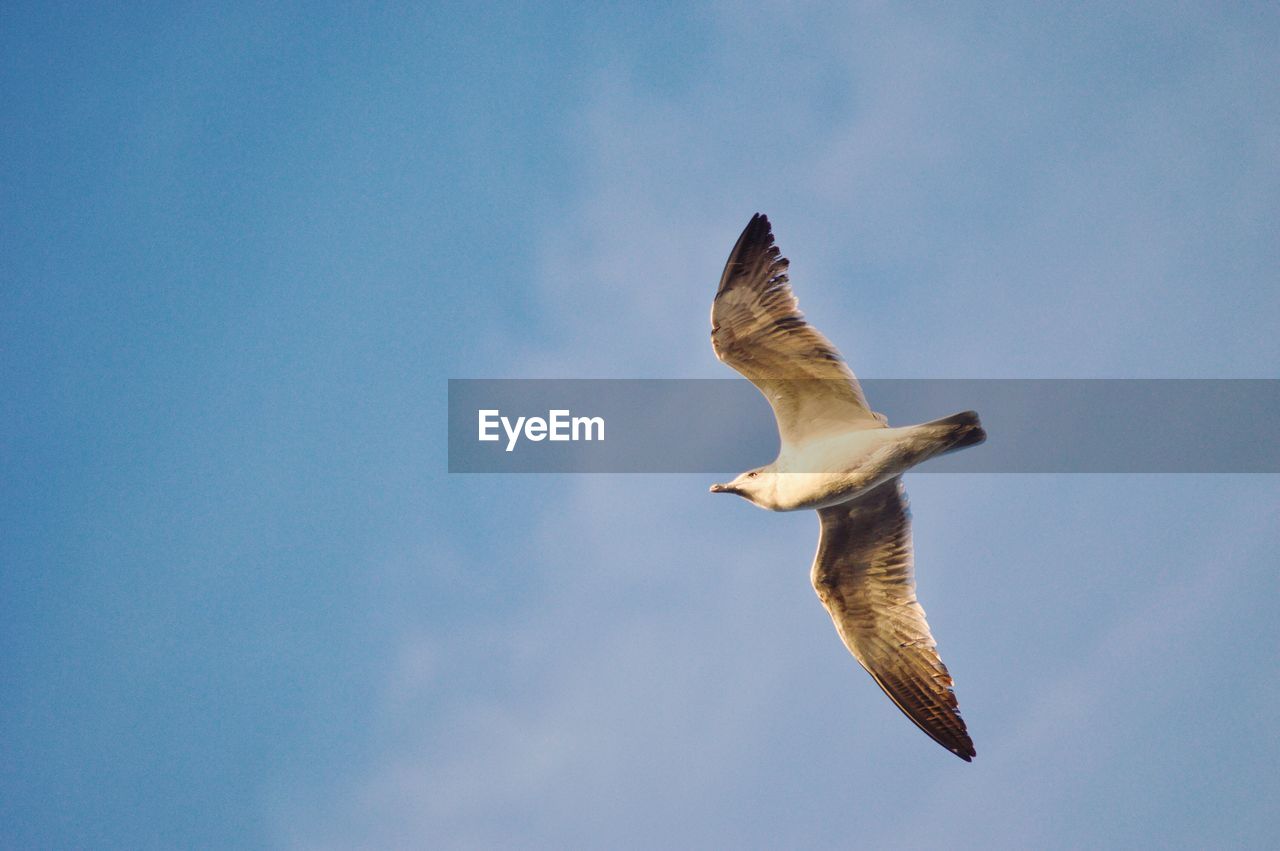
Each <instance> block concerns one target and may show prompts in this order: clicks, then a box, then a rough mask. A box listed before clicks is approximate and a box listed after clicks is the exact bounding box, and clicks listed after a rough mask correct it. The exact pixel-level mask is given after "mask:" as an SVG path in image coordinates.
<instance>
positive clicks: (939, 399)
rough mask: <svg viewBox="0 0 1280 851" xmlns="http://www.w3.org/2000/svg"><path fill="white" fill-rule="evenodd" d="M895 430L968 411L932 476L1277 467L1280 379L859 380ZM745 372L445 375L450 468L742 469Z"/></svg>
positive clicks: (764, 421) (765, 422) (760, 412)
mask: <svg viewBox="0 0 1280 851" xmlns="http://www.w3.org/2000/svg"><path fill="white" fill-rule="evenodd" d="M862 387H863V390H864V391H865V393H866V396H867V398H868V399H869V400H870V402H871V406H872V408H873V409H875V410H876V411H880V412H882V413H884V414H885V415H887V416H888V418H889V423H890V424H891V425H894V426H901V425H911V424H914V423H920V422H925V421H928V420H934V419H938V418H941V417H945V416H948V415H949V414H954V413H956V412H959V411H965V410H974V411H977V412H978V413H979V415H981V417H982V424H983V426H984V427H985V428H986V430H987V434H988V439H987V442H986V443H984V444H982V445H981V446H975V447H971V448H969V449H965V450H963V451H960V452H956V453H954V454H951V455H947V456H945V457H941V458H935V459H933V460H931V461H928V462H926V463H925V464H923V465H922V466H921V467H920V468H919V470H920V472H934V473H1277V472H1280V380H1274V379H867V380H864V381H863V382H862ZM777 450H778V435H777V431H776V427H775V425H774V419H773V413H772V411H771V410H770V408H769V404H768V402H766V401H765V399H764V397H763V396H762V395H761V394H760V393H759V391H757V390H756V389H755V387H753V386H752V385H751V384H750V383H749V382H747V381H745V380H742V379H450V380H449V472H451V473H711V474H725V473H736V472H739V471H741V470H745V469H749V468H751V467H755V466H759V465H761V464H765V463H768V462H769V461H771V460H773V458H774V456H775V455H776V454H777Z"/></svg>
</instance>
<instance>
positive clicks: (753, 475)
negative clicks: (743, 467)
mask: <svg viewBox="0 0 1280 851" xmlns="http://www.w3.org/2000/svg"><path fill="white" fill-rule="evenodd" d="M758 475H760V474H759V472H758V471H756V470H752V471H751V472H750V473H747V478H748V479H754V478H755V477H756V476H758Z"/></svg>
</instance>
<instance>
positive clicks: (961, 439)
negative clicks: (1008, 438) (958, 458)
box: [919, 411, 987, 455]
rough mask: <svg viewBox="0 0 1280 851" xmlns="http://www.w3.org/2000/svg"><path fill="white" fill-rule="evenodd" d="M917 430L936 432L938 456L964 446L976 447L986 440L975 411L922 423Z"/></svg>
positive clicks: (984, 431) (985, 433)
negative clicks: (932, 430) (933, 430)
mask: <svg viewBox="0 0 1280 851" xmlns="http://www.w3.org/2000/svg"><path fill="white" fill-rule="evenodd" d="M919 428H928V429H936V430H937V434H938V443H939V444H940V445H941V449H940V450H939V451H938V453H937V454H938V455H945V454H946V453H948V452H955V451H956V450H957V449H964V448H965V447H966V446H977V445H978V444H979V443H981V442H982V441H984V440H986V439H987V432H986V430H985V429H983V427H982V421H981V420H979V419H978V413H977V412H976V411H961V412H960V413H958V414H952V415H951V416H949V417H943V418H942V419H940V420H932V421H930V422H927V423H922V424H921V425H920V426H919Z"/></svg>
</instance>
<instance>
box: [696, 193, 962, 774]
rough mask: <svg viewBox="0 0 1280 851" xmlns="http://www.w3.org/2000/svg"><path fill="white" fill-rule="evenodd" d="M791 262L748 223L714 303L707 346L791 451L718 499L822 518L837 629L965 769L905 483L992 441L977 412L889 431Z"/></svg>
mask: <svg viewBox="0 0 1280 851" xmlns="http://www.w3.org/2000/svg"><path fill="white" fill-rule="evenodd" d="M787 265H788V264H787V260H786V258H784V257H781V256H779V251H778V247H777V246H776V245H774V243H773V232H772V231H771V229H770V227H769V220H768V219H767V218H766V217H765V216H763V215H761V214H759V213H757V214H756V215H754V216H752V218H751V222H750V223H749V224H748V225H747V227H746V229H745V230H743V231H742V236H740V237H738V242H737V244H736V245H734V246H733V251H732V252H730V254H729V260H728V262H727V263H725V267H724V274H723V275H721V277H720V288H719V289H718V290H717V291H716V297H715V301H714V302H713V303H712V305H711V347H712V348H713V349H714V350H715V353H716V357H718V358H719V359H720V360H722V361H724V362H725V363H727V364H728V365H729V366H731V367H733V368H734V369H736V370H737V371H738V372H740V373H742V374H743V375H744V376H746V377H747V378H748V379H750V381H751V383H752V384H754V385H755V386H756V387H757V388H759V390H760V392H761V393H763V394H764V395H765V398H766V399H768V400H769V405H770V406H771V407H772V408H773V415H774V417H775V418H776V419H777V421H778V435H779V437H780V438H781V444H782V446H781V449H780V451H779V452H778V457H777V458H776V459H775V460H774V461H773V463H771V464H767V465H765V466H764V467H759V468H757V469H754V470H748V471H747V472H745V473H743V474H742V475H740V476H738V477H737V478H736V479H734V480H733V481H732V482H729V483H728V484H722V485H712V486H711V492H712V493H734V494H738V495H739V496H741V497H744V498H746V499H747V500H749V501H751V502H752V503H754V504H756V505H758V506H760V507H761V508H766V509H768V510H770V511H798V510H801V509H810V508H812V509H817V511H818V518H819V520H820V521H821V524H822V531H821V535H820V537H819V538H818V553H817V555H816V556H815V557H814V560H813V568H812V570H811V572H810V579H811V580H812V581H813V587H814V590H816V591H817V592H818V597H819V598H820V599H821V600H822V604H823V605H824V606H826V607H827V611H828V612H830V613H831V619H832V620H833V621H834V622H835V625H836V631H837V632H839V633H840V637H841V638H842V639H844V643H845V646H846V647H848V648H849V651H850V652H851V653H853V656H854V658H855V659H857V660H858V662H859V663H861V664H862V667H863V668H865V669H866V670H867V673H869V674H871V676H872V678H874V679H875V681H876V683H877V684H878V685H879V686H880V688H882V689H884V692H885V694H887V695H889V698H890V699H891V700H892V701H893V702H894V703H895V704H896V705H897V707H898V708H899V709H901V710H902V711H903V713H905V714H906V716H907V717H908V718H910V719H911V720H912V721H914V722H915V724H916V726H918V727H919V728H920V729H921V730H924V732H925V733H927V734H928V735H929V736H930V737H931V738H932V739H933V740H934V741H935V742H937V743H938V744H940V745H942V746H943V747H944V748H946V749H947V750H949V751H951V752H952V753H953V754H955V755H956V756H958V757H960V758H961V759H963V760H965V761H966V762H968V761H970V760H972V759H973V757H974V755H975V754H976V751H974V749H973V740H972V739H970V738H969V733H968V731H967V730H966V729H965V726H964V721H963V719H961V717H960V710H959V708H958V706H957V704H956V697H955V692H954V689H953V684H952V681H951V675H950V674H949V673H948V672H947V666H946V665H944V664H942V659H940V658H939V657H938V651H937V645H936V644H935V643H934V641H933V636H932V635H931V634H930V633H929V624H928V623H926V622H925V618H924V609H922V608H921V607H920V604H919V603H918V602H916V586H915V579H914V576H913V571H912V561H913V559H912V554H911V521H910V515H909V513H908V511H907V497H906V493H905V492H904V491H903V489H902V474H903V473H904V472H906V471H907V470H908V469H910V468H911V467H914V466H915V465H916V464H919V463H920V462H922V461H925V460H927V459H929V458H932V457H934V456H937V455H941V454H943V453H944V452H951V451H954V450H957V449H962V448H964V447H966V446H973V445H975V444H978V443H981V442H982V441H983V440H985V439H986V436H987V435H986V432H984V431H983V430H982V424H981V423H980V422H979V421H978V415H977V414H976V413H974V412H973V411H965V412H964V413H960V414H955V415H953V416H950V417H946V418H944V419H940V420H934V421H932V422H928V423H924V424H921V425H914V426H906V427H902V428H890V427H889V424H888V422H887V420H886V419H885V417H884V416H883V415H881V414H877V413H875V412H873V411H872V410H871V408H870V407H869V406H868V405H867V400H866V398H865V397H864V396H863V395H862V388H861V387H859V386H858V380H857V379H856V378H855V377H854V375H853V372H851V371H850V369H849V367H848V366H846V365H845V362H844V359H843V358H841V356H840V353H839V352H838V351H837V350H836V347H835V346H833V345H832V344H831V342H830V341H829V340H828V339H827V338H826V337H825V336H823V335H822V333H821V332H819V331H818V330H817V329H816V328H814V327H813V326H812V325H810V324H809V323H808V322H806V321H805V318H804V314H802V313H801V312H800V309H799V306H798V304H797V302H796V297H795V295H794V294H793V293H792V292H791V286H790V284H789V283H788V278H787Z"/></svg>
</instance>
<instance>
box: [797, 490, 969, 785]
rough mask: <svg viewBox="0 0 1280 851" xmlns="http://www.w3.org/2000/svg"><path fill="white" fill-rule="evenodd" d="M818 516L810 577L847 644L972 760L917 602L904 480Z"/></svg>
mask: <svg viewBox="0 0 1280 851" xmlns="http://www.w3.org/2000/svg"><path fill="white" fill-rule="evenodd" d="M818 516H819V518H820V519H821V521H822V537H821V538H820V539H819V541H818V555H817V557H816V558H815V559H814V562H813V571H812V574H811V578H812V580H813V587H814V589H815V590H816V591H817V592H818V597H820V598H821V599H822V603H823V605H824V606H826V607H827V611H828V612H830V613H831V619H832V620H833V621H834V622H835V625H836V630H837V631H838V632H839V633H840V637H841V638H843V639H844V643H845V646H846V647H848V648H849V650H850V651H851V652H852V653H853V655H854V657H855V658H856V659H857V660H858V661H859V662H860V663H861V664H862V667H864V668H866V669H867V673H869V674H871V676H872V677H873V678H874V679H875V681H876V683H878V684H879V686H880V688H882V689H884V691H885V694H887V695H889V697H890V699H892V700H893V702H894V703H895V704H897V706H898V708H899V709H901V710H902V711H903V712H904V713H905V714H906V716H907V717H908V718H910V719H911V720H912V721H914V722H915V723H916V726H918V727H919V728H920V729H921V730H924V731H925V732H926V733H927V734H929V736H930V737H931V738H932V739H933V740H934V741H935V742H937V743H938V744H940V745H942V746H943V747H944V748H946V749H947V750H949V751H951V752H952V753H953V754H955V755H956V756H958V757H960V758H961V759H963V760H965V761H966V762H968V761H970V760H972V759H973V757H974V755H975V751H974V749H973V741H972V740H971V739H970V738H969V733H968V731H967V730H966V729H965V725H964V720H963V719H962V718H961V717H960V710H959V706H958V704H957V703H956V696H955V691H954V690H953V683H952V681H951V675H950V674H949V673H948V672H947V666H946V665H944V664H942V659H940V658H939V657H938V650H937V645H936V644H935V643H934V641H933V636H932V635H931V634H930V633H929V624H928V623H926V622H925V619H924V609H922V608H921V607H920V604H919V603H918V602H916V588H915V579H914V577H913V575H912V573H913V571H912V562H913V558H912V553H911V519H910V515H909V513H908V511H907V500H906V494H905V493H903V490H902V480H901V479H900V478H894V479H890V480H889V481H888V482H885V483H884V484H882V485H879V486H878V487H876V488H874V489H873V490H871V491H869V492H868V493H866V494H864V495H863V496H861V497H859V498H857V499H854V500H852V501H850V502H846V503H843V504H841V505H836V506H832V507H831V508H823V509H820V510H819V511H818Z"/></svg>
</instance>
